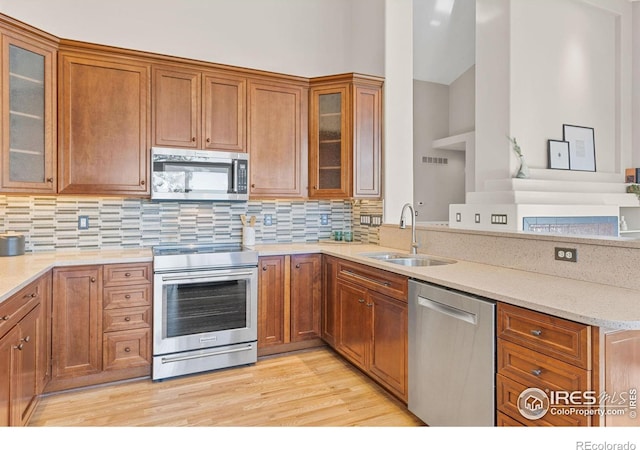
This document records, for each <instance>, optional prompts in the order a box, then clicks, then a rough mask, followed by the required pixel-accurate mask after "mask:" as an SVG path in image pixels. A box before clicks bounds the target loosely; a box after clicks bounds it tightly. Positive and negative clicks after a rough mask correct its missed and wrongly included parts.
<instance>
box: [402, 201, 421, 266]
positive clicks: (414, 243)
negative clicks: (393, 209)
mask: <svg viewBox="0 0 640 450" xmlns="http://www.w3.org/2000/svg"><path fill="white" fill-rule="evenodd" d="M407 208H409V211H411V253H412V254H414V255H415V254H416V253H418V242H417V241H416V212H415V211H414V209H413V206H411V203H405V205H404V206H403V207H402V212H401V213H400V228H401V229H403V230H404V229H405V228H407V225H406V223H405V219H404V212H405V210H406V209H407Z"/></svg>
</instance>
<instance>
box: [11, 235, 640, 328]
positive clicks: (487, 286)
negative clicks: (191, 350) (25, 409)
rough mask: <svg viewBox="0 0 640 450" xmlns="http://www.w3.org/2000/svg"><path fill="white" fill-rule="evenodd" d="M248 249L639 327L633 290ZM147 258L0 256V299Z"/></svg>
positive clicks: (463, 264) (355, 249) (356, 253)
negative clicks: (61, 271) (43, 279)
mask: <svg viewBox="0 0 640 450" xmlns="http://www.w3.org/2000/svg"><path fill="white" fill-rule="evenodd" d="M254 249H255V250H256V251H258V254H259V255H260V256H269V255H285V254H304V253H324V254H327V255H332V256H336V257H340V258H344V259H347V260H350V261H354V262H359V263H364V264H368V265H370V266H372V267H377V268H379V269H384V270H389V271H391V272H395V273H399V274H402V275H406V276H408V277H411V278H414V279H417V280H421V281H426V282H430V283H435V284H438V285H441V286H445V287H450V288H453V289H458V290H460V291H464V292H468V293H470V294H475V295H478V296H481V297H487V298H490V299H493V300H497V301H502V302H505V303H509V304H512V305H517V306H522V307H524V308H530V309H533V310H536V311H540V312H543V313H547V314H551V315H554V316H558V317H562V318H565V319H569V320H574V321H576V322H580V323H584V324H588V325H595V326H599V327H603V328H608V329H634V330H639V329H640V291H636V290H631V289H625V288H617V287H613V286H608V285H604V284H598V283H590V282H585V281H577V280H571V279H567V278H560V277H554V276H549V275H541V274H536V273H532V272H526V271H522V270H514V269H507V268H503V267H497V266H491V265H487V264H478V263H472V262H467V261H461V260H458V261H457V262H456V263H455V264H449V265H443V266H429V267H406V266H400V265H396V264H392V263H389V262H384V261H380V260H374V259H371V258H367V257H364V256H361V254H362V253H372V252H387V251H389V252H401V253H404V252H406V251H403V250H398V249H396V248H388V247H381V246H378V245H370V244H358V243H354V244H344V243H342V244H337V243H336V244H334V243H329V242H319V243H309V244H261V245H256V246H255V247H254ZM434 257H435V258H438V256H434ZM152 260H153V256H152V252H151V249H150V248H142V249H130V250H129V249H121V250H101V251H97V250H96V251H94V250H92V251H82V250H79V251H59V252H47V253H33V254H26V255H23V256H14V257H4V258H0V303H1V302H2V301H4V300H5V299H7V298H8V297H10V296H11V295H12V294H14V293H15V292H17V291H18V290H20V289H21V288H23V287H24V286H26V285H27V284H28V283H30V282H31V281H33V280H35V279H37V278H38V277H39V276H40V275H43V274H44V273H46V272H47V271H48V270H49V269H52V268H53V267H61V266H73V265H88V264H113V263H130V262H131V263H133V262H150V261H152Z"/></svg>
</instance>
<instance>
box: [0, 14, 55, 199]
mask: <svg viewBox="0 0 640 450" xmlns="http://www.w3.org/2000/svg"><path fill="white" fill-rule="evenodd" d="M2 27H3V24H0V34H1V40H2V50H1V51H2V66H1V69H2V100H1V105H2V145H1V148H0V154H1V156H2V161H1V166H2V170H1V171H0V191H3V192H33V193H55V192H56V183H55V172H56V147H55V140H56V98H55V95H56V94H55V93H56V73H55V70H56V45H55V43H54V42H49V41H48V40H45V39H42V38H41V37H39V36H38V35H36V34H27V33H25V34H23V33H20V32H18V31H14V30H10V29H4V28H2Z"/></svg>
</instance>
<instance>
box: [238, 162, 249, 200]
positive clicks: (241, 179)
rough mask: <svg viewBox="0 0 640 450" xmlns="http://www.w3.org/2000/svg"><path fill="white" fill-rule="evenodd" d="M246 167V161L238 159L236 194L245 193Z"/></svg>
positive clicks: (246, 181)
mask: <svg viewBox="0 0 640 450" xmlns="http://www.w3.org/2000/svg"><path fill="white" fill-rule="evenodd" d="M247 172H248V169H247V161H242V160H238V180H237V184H236V186H237V188H238V194H246V193H247V187H248V186H247V183H248V178H249V175H248V173H247Z"/></svg>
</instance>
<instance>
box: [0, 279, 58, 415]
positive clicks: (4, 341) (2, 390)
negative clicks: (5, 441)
mask: <svg viewBox="0 0 640 450" xmlns="http://www.w3.org/2000/svg"><path fill="white" fill-rule="evenodd" d="M50 283H51V276H50V274H48V275H44V276H42V277H41V278H40V279H38V280H37V281H35V282H33V283H31V284H30V285H28V286H27V287H26V288H23V289H22V290H20V291H19V292H18V293H16V294H15V295H13V296H12V297H11V298H9V299H8V300H6V301H5V302H3V303H2V304H1V305H0V426H22V425H26V423H27V422H28V420H29V417H30V416H31V413H32V412H33V409H34V408H35V406H36V404H37V401H38V398H39V395H40V394H41V393H42V390H43V388H44V383H45V382H46V380H47V378H48V374H49V360H47V359H46V358H47V357H48V356H49V355H50V353H49V352H48V350H47V345H48V344H49V340H48V335H47V334H46V333H47V332H48V331H49V329H48V327H47V322H46V321H47V319H48V318H49V317H50V313H49V312H47V311H46V308H47V307H48V306H49V305H50V294H51V290H50V288H49V286H50Z"/></svg>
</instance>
